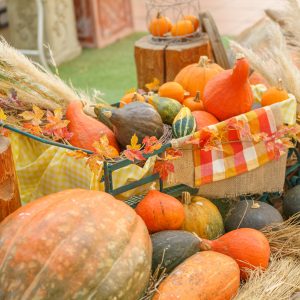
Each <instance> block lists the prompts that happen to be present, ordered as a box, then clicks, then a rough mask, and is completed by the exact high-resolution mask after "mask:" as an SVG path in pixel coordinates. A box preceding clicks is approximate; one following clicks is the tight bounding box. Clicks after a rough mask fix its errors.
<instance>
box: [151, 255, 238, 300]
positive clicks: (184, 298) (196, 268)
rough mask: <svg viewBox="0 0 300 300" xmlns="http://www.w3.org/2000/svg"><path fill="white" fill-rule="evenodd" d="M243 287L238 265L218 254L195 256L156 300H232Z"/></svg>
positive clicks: (163, 285) (176, 272)
mask: <svg viewBox="0 0 300 300" xmlns="http://www.w3.org/2000/svg"><path fill="white" fill-rule="evenodd" d="M239 286H240V270H239V266H238V264H237V263H236V262H235V260H234V259H232V258H231V257H229V256H226V255H224V254H221V253H217V252H214V251H205V252H199V253H196V254H194V255H193V256H191V257H189V258H188V259H186V260H185V261H184V262H183V263H181V264H180V265H179V266H177V267H176V268H175V269H174V270H173V272H172V273H171V274H170V275H169V276H168V277H167V278H166V279H164V280H163V282H162V283H161V284H160V285H159V287H158V291H157V292H156V294H155V295H154V297H153V300H175V299H180V300H196V299H197V300H200V299H203V300H204V299H205V300H231V299H233V298H234V296H235V295H236V294H237V291H238V289H239Z"/></svg>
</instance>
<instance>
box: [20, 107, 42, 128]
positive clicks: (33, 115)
mask: <svg viewBox="0 0 300 300" xmlns="http://www.w3.org/2000/svg"><path fill="white" fill-rule="evenodd" d="M44 115H45V111H43V110H41V109H40V108H39V107H37V106H36V105H33V107H32V111H24V112H22V113H21V114H19V116H21V117H22V118H23V119H24V120H25V121H30V123H31V124H32V125H34V126H39V125H40V124H41V123H42V118H43V116H44Z"/></svg>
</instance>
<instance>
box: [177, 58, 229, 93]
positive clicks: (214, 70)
mask: <svg viewBox="0 0 300 300" xmlns="http://www.w3.org/2000/svg"><path fill="white" fill-rule="evenodd" d="M222 71H224V69H222V68H221V67H220V66H219V65H217V64H214V63H212V62H210V61H209V59H208V57H207V56H201V57H200V59H199V62H198V63H196V64H191V65H188V66H186V67H184V68H183V69H182V70H181V71H180V72H179V73H178V74H177V76H176V77H175V79H174V81H176V82H178V83H179V84H181V85H182V87H183V88H184V90H186V91H187V92H189V93H190V95H191V96H196V94H197V92H198V91H199V92H200V95H203V91H204V87H205V86H206V84H207V82H208V81H209V80H211V79H212V78H214V77H215V76H216V75H217V74H219V73H220V72H222Z"/></svg>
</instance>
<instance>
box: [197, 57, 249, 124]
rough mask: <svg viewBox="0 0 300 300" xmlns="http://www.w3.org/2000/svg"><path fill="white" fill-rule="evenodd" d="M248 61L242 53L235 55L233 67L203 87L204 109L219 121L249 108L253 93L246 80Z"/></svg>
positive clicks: (244, 111)
mask: <svg viewBox="0 0 300 300" xmlns="http://www.w3.org/2000/svg"><path fill="white" fill-rule="evenodd" d="M248 75H249V63H248V61H247V59H246V58H245V56H244V55H243V54H238V55H237V60H236V63H235V66H234V68H233V69H232V70H231V69H230V70H226V71H224V72H222V73H220V74H218V75H217V76H215V77H214V78H213V79H211V80H210V81H209V82H208V83H207V85H206V86H205V89H204V94H203V104H204V108H205V110H206V111H208V112H209V113H211V114H213V115H214V116H215V117H216V118H217V119H219V120H220V121H223V120H226V119H229V118H231V117H235V116H237V115H240V114H243V113H246V112H248V111H250V110H251V107H252V104H253V93H252V90H251V86H250V83H249V80H248Z"/></svg>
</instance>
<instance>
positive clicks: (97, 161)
mask: <svg viewBox="0 0 300 300" xmlns="http://www.w3.org/2000/svg"><path fill="white" fill-rule="evenodd" d="M86 164H87V165H88V166H89V168H90V170H91V171H92V172H93V173H94V174H95V175H96V176H98V175H99V174H100V173H101V172H102V169H103V161H102V160H101V158H100V157H99V155H97V154H94V155H91V156H90V157H89V158H88V159H87V161H86Z"/></svg>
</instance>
